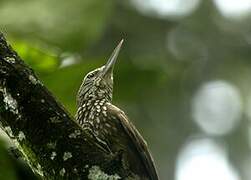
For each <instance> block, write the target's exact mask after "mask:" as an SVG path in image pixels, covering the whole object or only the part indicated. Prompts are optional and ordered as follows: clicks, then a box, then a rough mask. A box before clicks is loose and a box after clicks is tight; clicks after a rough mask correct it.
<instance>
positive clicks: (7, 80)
mask: <svg viewBox="0 0 251 180" xmlns="http://www.w3.org/2000/svg"><path fill="white" fill-rule="evenodd" d="M0 126H1V128H2V129H3V130H4V131H5V132H6V133H7V134H8V136H9V137H10V138H11V139H12V140H13V142H14V143H15V144H16V146H17V147H18V149H19V150H20V151H21V152H22V155H23V157H24V158H25V160H26V161H27V162H28V164H29V165H30V167H31V168H32V170H33V171H34V172H36V173H38V174H39V175H40V176H42V177H43V178H44V179H93V180H94V179H95V180H98V179H100V180H101V179H103V180H106V179H107V180H108V179H109V180H112V179H114V180H116V179H124V177H126V176H127V175H128V174H130V172H127V171H128V170H127V169H126V168H124V167H123V165H122V163H121V162H120V161H119V160H118V158H117V157H116V156H115V155H114V156H111V155H107V154H105V153H104V152H103V151H101V150H100V149H99V148H98V147H97V146H96V145H95V144H94V143H93V142H92V140H91V138H90V137H89V135H88V134H87V133H86V132H84V131H83V130H82V129H81V127H80V126H79V125H78V124H77V123H75V121H74V120H73V118H72V117H71V116H70V115H69V113H68V112H67V111H66V110H65V109H64V108H63V106H62V105H61V104H60V103H59V102H57V101H56V100H55V98H54V97H53V96H52V94H51V93H50V92H49V91H48V90H47V89H46V87H45V86H44V85H43V84H42V82H41V81H39V79H38V78H37V77H36V75H35V74H34V72H33V71H32V69H30V68H29V67H28V66H27V65H25V64H24V62H23V61H22V60H21V58H20V57H19V56H18V55H17V53H16V52H15V51H13V50H12V48H11V47H10V46H9V45H8V44H7V42H6V40H5V38H4V37H3V35H2V34H0Z"/></svg>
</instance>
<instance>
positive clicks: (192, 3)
mask: <svg viewBox="0 0 251 180" xmlns="http://www.w3.org/2000/svg"><path fill="white" fill-rule="evenodd" d="M131 3H132V4H133V5H134V6H135V8H136V9H137V10H138V11H139V12H141V13H143V14H146V15H157V16H158V17H162V18H163V17H178V16H186V15H188V14H190V13H192V12H193V11H194V10H195V9H196V8H197V7H198V5H199V3H200V0H168V1H167V0H131Z"/></svg>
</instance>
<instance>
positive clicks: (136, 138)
mask: <svg viewBox="0 0 251 180" xmlns="http://www.w3.org/2000/svg"><path fill="white" fill-rule="evenodd" d="M107 108H108V111H109V112H111V113H112V114H113V115H114V116H117V117H118V119H119V121H120V123H121V125H122V126H123V128H124V130H125V132H126V133H127V135H128V136H129V137H130V139H131V140H132V142H133V144H134V146H135V147H136V149H137V151H138V155H139V157H140V158H141V160H142V162H143V163H144V166H145V168H146V170H147V172H148V173H149V176H150V178H151V180H158V179H159V178H158V174H157V170H156V167H155V165H154V161H153V158H152V156H151V154H150V152H149V149H148V147H147V144H146V142H145V140H144V139H143V137H142V136H141V135H140V133H139V132H138V131H137V129H136V128H135V126H134V125H133V124H132V123H131V122H130V121H129V120H128V118H127V116H126V115H125V113H124V112H123V111H121V110H120V109H119V108H117V107H116V106H114V105H112V104H108V105H107Z"/></svg>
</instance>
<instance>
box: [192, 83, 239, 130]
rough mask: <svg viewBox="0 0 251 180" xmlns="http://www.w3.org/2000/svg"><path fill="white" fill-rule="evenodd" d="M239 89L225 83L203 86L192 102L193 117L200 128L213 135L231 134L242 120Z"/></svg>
mask: <svg viewBox="0 0 251 180" xmlns="http://www.w3.org/2000/svg"><path fill="white" fill-rule="evenodd" d="M241 113H242V101H241V97H240V94H239V91H238V89H237V88H236V87H235V86H233V85H231V84H229V83H227V82H225V81H212V82H208V83H206V84H204V85H202V86H201V87H200V88H199V90H198V91H197V93H196V94H195V96H194V97H193V100H192V116H193V119H194V120H195V122H196V123H197V124H198V125H199V127H200V128H201V129H202V130H203V131H205V132H206V133H209V134H212V135H225V134H227V133H229V132H231V131H232V130H233V129H234V128H235V127H236V125H237V124H238V123H239V121H240V119H241Z"/></svg>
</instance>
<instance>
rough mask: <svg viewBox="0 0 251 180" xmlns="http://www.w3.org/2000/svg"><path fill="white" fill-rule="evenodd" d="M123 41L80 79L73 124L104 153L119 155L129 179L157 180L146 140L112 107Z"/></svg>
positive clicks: (123, 114)
mask: <svg viewBox="0 0 251 180" xmlns="http://www.w3.org/2000/svg"><path fill="white" fill-rule="evenodd" d="M123 41H124V40H123V39H122V40H121V41H120V42H119V44H118V45H117V47H116V48H115V49H114V50H113V52H112V54H111V56H110V58H109V59H108V61H107V63H106V64H105V65H103V66H101V67H99V68H97V69H95V70H93V71H91V72H89V73H88V74H87V75H86V76H85V77H84V79H83V81H82V84H81V86H80V88H79V90H78V92H77V97H76V99H77V113H76V121H77V123H78V124H79V125H80V126H81V127H82V128H83V130H85V131H88V132H89V134H91V136H92V137H93V141H94V142H95V144H96V145H97V147H99V148H100V149H101V150H102V151H103V152H104V153H107V154H119V155H120V156H121V158H122V162H123V164H125V165H126V167H127V168H128V169H129V170H130V171H131V172H133V174H134V176H132V177H134V178H132V179H142V180H159V177H158V173H157V170H156V166H155V163H154V160H153V157H152V155H151V153H150V151H149V148H148V146H147V143H146V141H145V140H144V138H143V137H142V135H141V134H140V133H139V131H138V130H137V129H136V127H135V126H134V125H133V123H132V122H131V121H130V120H129V118H128V117H127V115H126V114H125V113H124V112H123V111H122V110H121V109H119V108H118V107H117V106H115V105H113V104H112V95H113V69H114V66H115V63H116V61H117V57H118V54H119V52H120V49H121V46H122V44H123Z"/></svg>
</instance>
